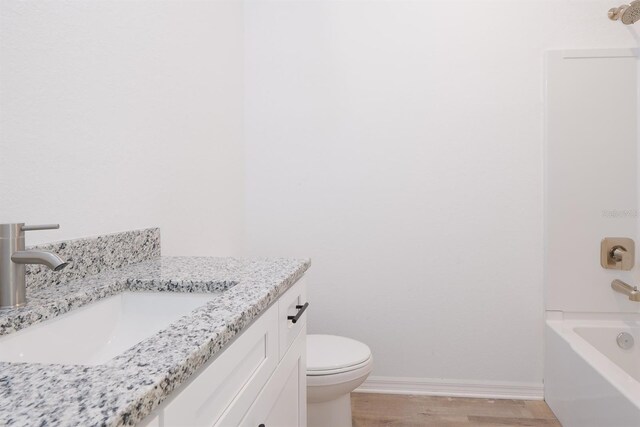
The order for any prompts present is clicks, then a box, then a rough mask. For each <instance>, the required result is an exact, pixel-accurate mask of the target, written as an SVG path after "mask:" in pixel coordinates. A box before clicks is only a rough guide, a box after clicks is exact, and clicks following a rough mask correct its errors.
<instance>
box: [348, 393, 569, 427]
mask: <svg viewBox="0 0 640 427" xmlns="http://www.w3.org/2000/svg"><path fill="white" fill-rule="evenodd" d="M351 407H352V411H353V426H354V427H382V426H384V427H387V426H394V427H400V426H401V427H429V426H433V427H469V426H482V427H505V426H514V427H515V426H518V427H520V426H545V427H548V426H557V427H561V425H560V423H559V422H558V420H557V419H556V417H555V416H554V415H553V412H551V409H549V407H548V406H547V404H546V403H545V402H544V401H538V400H499V399H469V398H462V397H432V396H407V395H395V394H373V393H352V394H351Z"/></svg>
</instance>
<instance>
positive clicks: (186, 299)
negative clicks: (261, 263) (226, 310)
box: [0, 292, 219, 365]
mask: <svg viewBox="0 0 640 427" xmlns="http://www.w3.org/2000/svg"><path fill="white" fill-rule="evenodd" d="M217 295H219V294H215V293H210V294H193V293H172V292H162V293H161V292H123V293H120V294H118V295H114V296H112V297H109V298H105V299H102V300H100V301H97V302H94V303H92V304H88V305H86V306H84V307H81V308H78V309H75V310H72V311H70V312H68V313H65V314H63V315H61V316H58V317H55V318H53V319H51V320H47V321H46V322H43V323H39V324H37V325H33V326H30V327H28V328H26V329H23V330H21V331H18V332H15V333H12V334H9V335H5V336H2V337H0V361H2V362H29V363H59V364H66V365H100V364H104V363H105V362H108V361H109V360H111V359H113V358H114V357H116V356H118V355H120V354H122V353H123V352H124V351H126V350H128V349H129V348H131V347H133V346H134V345H136V344H137V343H139V342H140V341H142V340H144V339H145V338H148V337H150V336H151V335H153V334H155V333H156V332H159V331H161V330H162V329H165V328H166V327H167V326H169V325H170V324H171V323H172V322H174V321H176V320H177V319H179V318H180V317H182V316H184V315H185V314H189V313H190V312H191V311H193V310H194V309H195V308H197V307H200V306H202V305H204V304H206V303H207V301H210V300H212V299H214V298H216V296H217Z"/></svg>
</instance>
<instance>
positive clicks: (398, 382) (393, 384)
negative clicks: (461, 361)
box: [355, 377, 544, 400]
mask: <svg viewBox="0 0 640 427" xmlns="http://www.w3.org/2000/svg"><path fill="white" fill-rule="evenodd" d="M355 391H356V392H359V393H388V394H414V395H425V396H452V397H477V398H485V399H522V400H542V399H544V388H543V386H542V383H517V382H495V381H464V380H447V379H439V378H435V379H434V378H404V377H369V378H368V379H367V380H366V381H365V382H364V384H362V385H361V386H360V387H358V388H357V389H356V390H355Z"/></svg>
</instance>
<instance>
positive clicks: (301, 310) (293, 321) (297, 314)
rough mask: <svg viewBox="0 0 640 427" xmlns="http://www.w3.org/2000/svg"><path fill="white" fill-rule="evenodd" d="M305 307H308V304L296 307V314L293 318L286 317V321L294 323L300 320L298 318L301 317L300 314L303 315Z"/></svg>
mask: <svg viewBox="0 0 640 427" xmlns="http://www.w3.org/2000/svg"><path fill="white" fill-rule="evenodd" d="M307 307H309V303H308V302H305V303H304V305H296V308H297V309H298V312H297V313H296V315H295V316H287V319H289V320H291V323H296V322H297V321H298V320H300V316H302V313H304V311H305V310H306V309H307Z"/></svg>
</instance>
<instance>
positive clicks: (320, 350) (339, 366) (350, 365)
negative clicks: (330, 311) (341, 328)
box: [307, 335, 372, 376]
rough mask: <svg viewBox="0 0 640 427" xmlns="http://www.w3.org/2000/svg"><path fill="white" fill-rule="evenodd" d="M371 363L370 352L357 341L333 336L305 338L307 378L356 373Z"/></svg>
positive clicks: (309, 336)
mask: <svg viewBox="0 0 640 427" xmlns="http://www.w3.org/2000/svg"><path fill="white" fill-rule="evenodd" d="M371 363H372V361H371V350H370V349H369V347H368V346H367V345H365V344H363V343H361V342H359V341H356V340H352V339H350V338H345V337H339V336H335V335H308V336H307V376H326V375H336V374H341V373H345V372H351V371H357V370H361V369H363V368H367V367H368V366H369V365H370V364H371Z"/></svg>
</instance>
